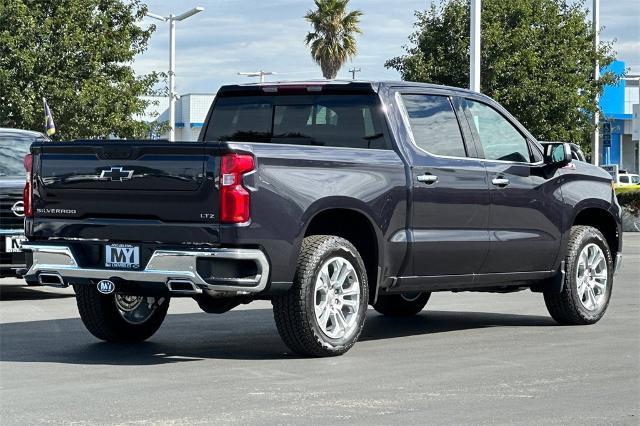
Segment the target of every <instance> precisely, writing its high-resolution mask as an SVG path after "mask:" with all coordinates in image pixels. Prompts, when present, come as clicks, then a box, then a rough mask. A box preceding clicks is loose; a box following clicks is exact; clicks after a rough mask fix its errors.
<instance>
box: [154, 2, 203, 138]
mask: <svg viewBox="0 0 640 426" xmlns="http://www.w3.org/2000/svg"><path fill="white" fill-rule="evenodd" d="M203 10H204V7H202V6H198V7H194V8H193V9H191V10H187V11H186V12H184V13H181V14H180V15H173V14H172V15H169V16H162V15H158V14H155V13H151V12H147V16H148V17H150V18H154V19H157V20H159V21H163V22H168V23H169V126H171V128H170V129H169V141H170V142H173V141H174V140H175V138H176V99H177V97H178V95H177V93H176V22H177V21H184V20H185V19H187V18H189V17H190V16H193V15H195V14H196V13H198V12H202V11H203Z"/></svg>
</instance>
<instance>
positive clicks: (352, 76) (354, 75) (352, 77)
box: [349, 67, 362, 80]
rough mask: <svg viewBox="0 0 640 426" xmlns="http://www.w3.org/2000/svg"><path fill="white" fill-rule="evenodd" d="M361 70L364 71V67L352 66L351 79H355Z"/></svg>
mask: <svg viewBox="0 0 640 426" xmlns="http://www.w3.org/2000/svg"><path fill="white" fill-rule="evenodd" d="M360 71H362V69H360V68H356V67H353V68H351V69H350V70H349V72H350V73H351V79H352V80H355V79H356V73H357V72H360Z"/></svg>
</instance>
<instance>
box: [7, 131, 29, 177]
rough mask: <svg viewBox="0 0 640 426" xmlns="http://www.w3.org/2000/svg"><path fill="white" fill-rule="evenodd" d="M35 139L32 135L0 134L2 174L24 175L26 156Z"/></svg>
mask: <svg viewBox="0 0 640 426" xmlns="http://www.w3.org/2000/svg"><path fill="white" fill-rule="evenodd" d="M33 141H34V138H33V137H32V136H25V135H11V134H0V158H2V161H0V176H19V175H24V173H25V171H24V166H23V160H24V156H25V155H26V154H28V153H29V146H31V143H32V142H33Z"/></svg>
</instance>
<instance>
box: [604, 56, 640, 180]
mask: <svg viewBox="0 0 640 426" xmlns="http://www.w3.org/2000/svg"><path fill="white" fill-rule="evenodd" d="M624 69H625V64H624V62H622V61H615V62H614V63H612V64H611V65H610V66H609V67H608V68H606V69H603V70H602V72H607V71H613V72H614V73H616V74H618V75H622V74H623V73H624ZM639 104H640V76H639V75H627V76H626V77H625V78H624V79H621V80H620V83H618V84H617V85H615V86H607V87H605V89H604V92H603V93H602V96H601V97H600V108H601V110H602V115H601V117H600V152H601V158H600V164H617V165H618V166H619V167H620V169H621V170H626V171H628V172H629V173H638V171H639V169H640V149H639V147H638V144H639V143H638V139H639V138H640V134H639V133H640V131H639V129H638V124H639V121H638V115H639V112H640V111H639V106H640V105H639Z"/></svg>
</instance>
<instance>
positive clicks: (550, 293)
mask: <svg viewBox="0 0 640 426" xmlns="http://www.w3.org/2000/svg"><path fill="white" fill-rule="evenodd" d="M589 244H595V245H597V246H598V247H600V249H601V250H602V252H603V254H604V257H605V262H606V267H607V279H606V287H605V291H604V293H603V295H604V299H603V303H602V306H600V307H599V308H597V309H594V310H589V309H587V308H586V307H585V306H584V305H583V303H582V301H581V298H580V296H579V294H578V282H577V278H576V274H577V270H578V269H577V268H578V260H579V259H578V257H579V256H580V253H581V252H582V250H583V249H584V248H585V247H586V246H587V245H589ZM564 260H565V270H566V274H565V277H564V283H563V286H562V291H560V292H558V291H557V289H554V288H551V287H549V288H547V289H546V290H545V291H544V302H545V304H546V305H547V310H548V311H549V314H550V315H551V317H552V318H553V319H554V320H556V321H557V322H559V323H560V324H565V325H586V324H594V323H596V322H598V321H599V320H600V318H602V316H603V315H604V313H605V311H606V310H607V306H608V305H609V300H610V299H611V290H612V286H613V270H614V268H613V266H614V265H613V258H612V256H611V250H610V249H609V245H608V244H607V240H606V239H605V238H604V236H603V235H602V233H601V232H600V231H598V230H597V229H596V228H593V227H591V226H573V227H572V228H571V231H570V236H569V243H568V246H567V253H566V256H565V259H564Z"/></svg>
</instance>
